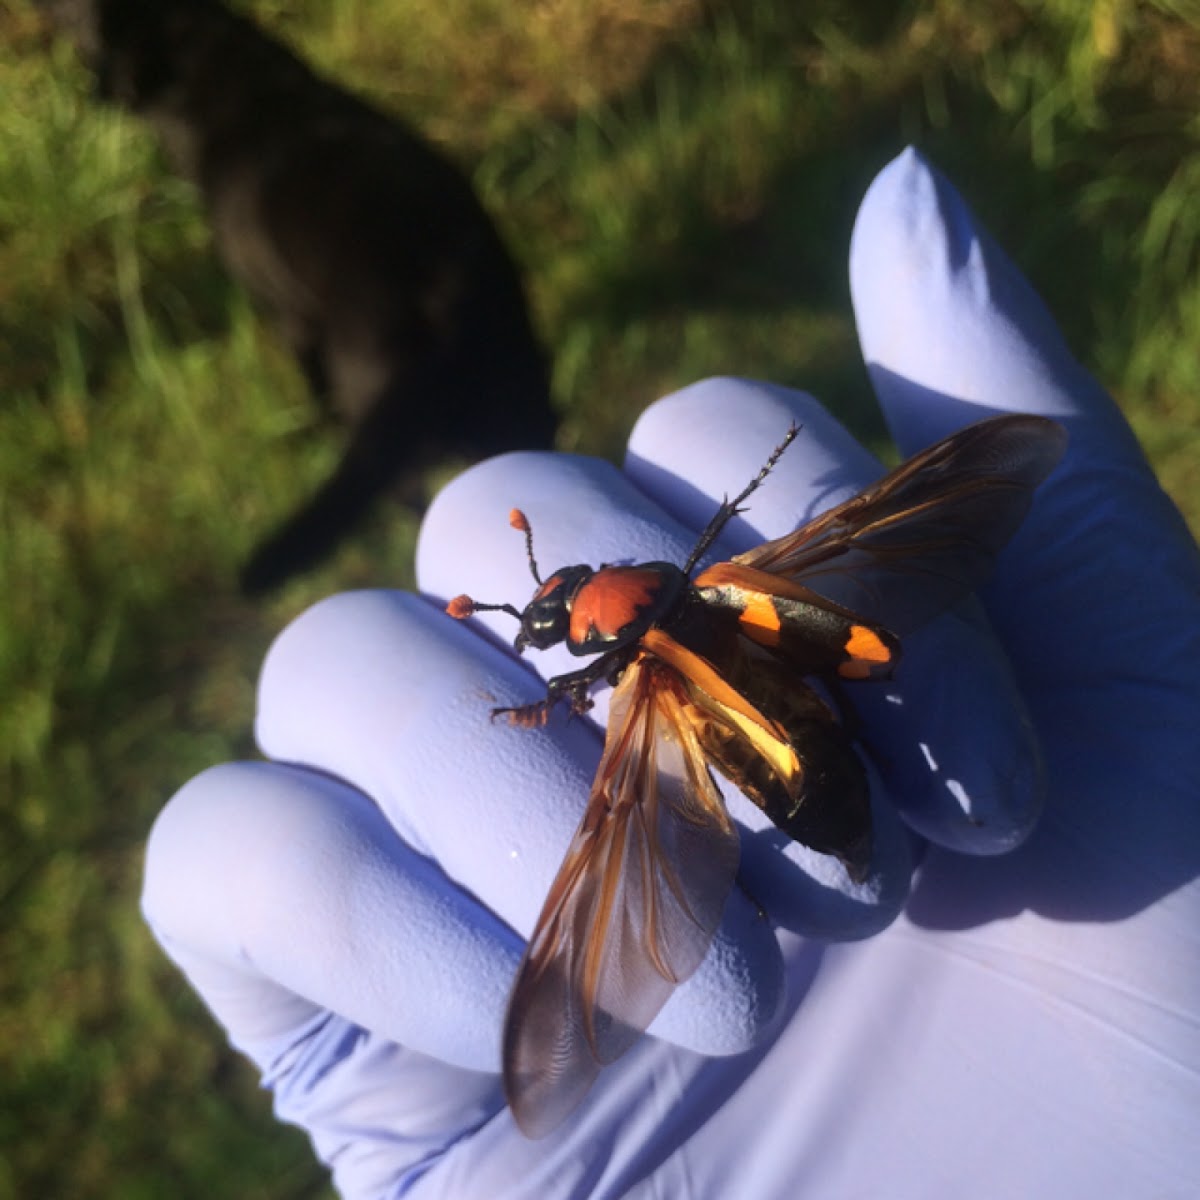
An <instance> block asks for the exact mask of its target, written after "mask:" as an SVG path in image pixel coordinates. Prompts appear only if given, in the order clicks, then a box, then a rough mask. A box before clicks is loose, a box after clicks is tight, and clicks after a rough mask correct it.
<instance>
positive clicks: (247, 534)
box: [0, 0, 1200, 1200]
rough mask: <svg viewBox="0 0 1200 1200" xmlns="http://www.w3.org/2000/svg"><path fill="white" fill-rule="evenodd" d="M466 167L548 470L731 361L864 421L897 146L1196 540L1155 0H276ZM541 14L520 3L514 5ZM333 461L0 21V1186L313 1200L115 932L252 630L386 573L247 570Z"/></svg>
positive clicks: (1173, 75) (226, 712) (145, 946)
mask: <svg viewBox="0 0 1200 1200" xmlns="http://www.w3.org/2000/svg"><path fill="white" fill-rule="evenodd" d="M252 7H253V9H254V10H255V11H256V12H257V13H259V14H260V15H261V16H262V17H263V18H264V19H266V20H268V21H269V22H270V23H271V24H272V25H273V26H274V27H275V28H277V29H279V30H280V31H282V32H283V33H284V34H285V35H286V36H287V37H289V38H290V39H292V40H293V41H294V42H295V43H296V44H298V45H299V46H301V47H303V48H305V49H306V52H308V53H309V54H311V55H312V56H313V57H314V58H316V59H317V60H318V61H320V62H321V63H322V64H323V65H324V66H325V67H326V68H327V69H328V70H330V71H333V72H336V73H337V74H338V75H339V76H340V77H342V78H344V79H347V80H349V81H351V82H353V83H354V84H355V85H356V86H358V87H360V88H362V89H363V90H364V91H366V92H368V93H369V94H371V95H373V96H375V97H376V98H377V99H378V100H379V101H380V102H381V103H383V104H385V105H388V106H389V107H391V108H393V109H395V110H396V111H398V112H401V113H403V114H405V115H407V116H408V117H410V118H411V119H412V120H413V121H414V122H416V123H417V124H418V125H419V126H420V127H422V128H423V129H425V130H426V131H427V132H428V133H429V135H430V136H432V137H434V138H435V139H437V140H438V141H440V142H441V143H443V144H444V145H446V146H447V147H448V148H449V149H450V151H451V152H452V153H453V154H454V155H455V156H456V157H458V159H459V160H460V161H461V162H462V163H463V164H464V165H465V166H466V167H468V169H470V170H471V171H472V172H473V174H474V177H475V179H476V181H477V184H478V186H479V188H480V190H481V192H482V194H483V195H484V197H485V200H486V202H487V203H488V205H489V207H490V208H491V209H492V211H493V212H494V213H495V215H496V217H497V219H498V220H499V221H500V222H501V224H502V225H503V227H504V228H505V230H506V231H507V233H508V234H509V236H510V237H511V239H512V241H513V244H514V246H515V247H516V249H517V250H518V252H519V254H520V255H521V257H522V259H523V260H524V261H525V262H526V263H527V264H528V266H529V272H530V281H531V288H532V292H533V296H534V299H535V302H536V306H537V309H538V313H539V319H540V322H541V325H542V328H543V330H544V332H545V335H546V338H547V341H548V342H549V344H550V345H551V346H552V347H553V348H554V350H555V353H556V369H555V385H556V393H557V400H558V403H559V404H560V405H561V408H562V411H563V413H564V427H563V432H562V445H563V446H564V448H570V449H581V450H584V451H588V452H594V453H601V454H607V455H616V454H617V453H618V452H619V448H620V445H621V443H622V440H623V438H624V436H625V434H626V433H627V431H628V429H629V427H630V425H631V424H632V422H633V420H634V418H635V417H636V415H637V413H638V412H639V411H640V409H641V408H642V407H643V406H644V405H645V404H646V403H648V402H649V401H650V400H651V399H653V398H654V397H655V396H656V395H658V394H660V393H662V392H664V391H666V390H669V389H671V388H674V387H677V386H679V385H681V384H684V383H687V382H690V381H691V380H693V379H695V378H697V377H700V376H702V375H705V374H708V373H713V372H742V373H748V374H753V375H758V376H763V377H768V378H772V379H777V380H781V381H783V382H786V383H791V384H797V385H803V386H807V387H809V388H811V389H812V390H814V391H816V392H817V393H818V394H819V395H821V396H822V397H823V398H824V399H825V400H826V401H827V402H829V403H830V404H831V405H832V406H833V407H834V408H835V409H836V410H837V411H838V412H840V413H841V414H843V416H844V417H845V419H846V420H847V421H848V422H849V423H850V424H851V426H852V427H853V428H855V429H856V430H857V431H858V432H860V433H861V434H862V435H863V436H865V437H867V438H869V439H878V438H879V437H880V427H879V425H878V422H877V420H876V419H875V418H874V416H873V414H872V409H871V402H870V397H869V392H868V389H867V386H866V381H865V374H864V372H863V370H862V367H861V364H860V363H858V361H857V358H856V351H855V343H854V336H853V325H852V320H851V315H850V310H849V300H848V292H847V284H846V277H845V256H846V245H847V239H848V235H849V230H850V225H851V221H852V219H853V214H854V209H855V205H856V203H857V200H858V198H859V197H860V196H861V194H862V191H863V189H864V188H865V186H866V184H867V183H868V182H869V180H870V178H871V176H872V175H873V173H874V172H875V171H876V170H877V169H878V168H879V167H880V166H881V165H882V164H883V163H884V162H885V161H886V160H887V159H888V158H890V157H891V156H892V155H893V154H894V153H895V152H896V151H897V150H898V149H899V148H900V146H901V145H902V144H903V143H904V142H906V141H909V140H915V141H917V142H919V143H920V144H921V145H922V146H923V147H924V148H925V149H926V150H927V151H928V152H929V153H930V154H931V155H932V156H933V157H934V158H935V159H936V160H937V161H938V162H939V163H940V164H941V165H943V166H944V167H945V168H946V169H947V170H948V171H950V172H951V173H952V174H953V176H954V177H955V178H956V179H957V180H958V182H959V183H960V185H961V186H962V188H963V190H964V191H965V192H966V193H967V195H968V196H969V197H970V199H971V200H972V202H973V203H974V204H975V206H976V207H977V209H978V210H979V211H980V212H981V213H982V215H983V217H984V219H985V220H986V221H987V222H988V223H989V225H990V226H991V227H992V228H993V230H994V231H995V232H996V233H997V235H998V236H999V237H1000V238H1001V239H1002V240H1003V241H1004V242H1005V244H1006V245H1007V246H1008V247H1009V249H1010V250H1011V251H1012V252H1013V254H1014V255H1015V257H1016V258H1017V259H1018V261H1019V262H1020V263H1021V264H1022V265H1023V266H1024V267H1025V269H1026V270H1027V271H1028V272H1029V274H1030V275H1031V277H1032V278H1033V280H1034V282H1035V283H1036V284H1037V286H1038V287H1039V288H1040V289H1041V290H1042V292H1043V294H1044V295H1045V296H1046V297H1047V299H1048V301H1049V303H1050V305H1051V307H1052V308H1053V309H1054V311H1055V313H1056V315H1057V316H1058V317H1059V319H1060V320H1061V322H1062V324H1063V326H1064V329H1065V330H1066V332H1067V335H1068V338H1069V340H1070V341H1071V344H1072V345H1073V347H1074V348H1075V350H1076V352H1077V353H1078V354H1079V355H1080V357H1081V358H1082V359H1083V360H1084V361H1085V362H1086V363H1087V364H1088V365H1089V366H1091V367H1092V368H1093V369H1094V370H1095V371H1096V373H1097V374H1098V375H1099V376H1100V377H1101V378H1102V379H1103V380H1104V382H1105V383H1106V384H1107V385H1108V386H1109V387H1110V388H1111V389H1112V390H1113V392H1114V394H1115V395H1116V396H1117V397H1118V399H1119V400H1120V402H1121V404H1122V406H1123V407H1124V409H1125V411H1126V412H1127V413H1128V414H1129V417H1130V419H1131V420H1132V421H1133V423H1134V425H1135V428H1136V429H1137V431H1138V433H1139V434H1140V436H1141V437H1142V439H1143V441H1144V443H1145V445H1146V446H1147V449H1148V451H1149V453H1150V455H1151V457H1152V459H1153V461H1154V462H1155V465H1156V467H1157V468H1158V470H1159V471H1160V473H1161V476H1162V478H1163V480H1164V483H1165V485H1166V486H1167V487H1168V489H1169V490H1170V491H1171V492H1172V494H1173V495H1174V496H1175V497H1176V499H1177V501H1178V502H1179V504H1180V505H1181V507H1182V508H1183V509H1184V511H1185V512H1186V514H1187V515H1188V517H1189V519H1190V520H1191V522H1192V524H1193V528H1200V400H1198V397H1200V355H1198V352H1197V349H1196V331H1197V330H1198V329H1200V270H1198V263H1200V208H1198V207H1197V205H1196V203H1195V196H1196V194H1197V190H1198V187H1200V119H1198V118H1197V117H1196V115H1195V114H1196V113H1197V112H1198V111H1200V103H1198V101H1200V15H1198V14H1197V12H1196V10H1195V8H1194V7H1189V6H1186V5H1184V4H1183V3H1171V2H1170V0H1158V2H1156V3H1151V2H1145V3H1135V2H1134V0H1108V2H1107V3H1099V4H1096V5H1090V6H1088V5H1078V4H1077V3H1075V2H1074V0H1044V2H1042V3H1036V4H1035V3H1034V2H1033V0H1006V2H1005V3H1001V4H991V3H983V2H982V0H977V2H974V3H972V2H970V0H941V2H940V3H935V4H916V3H908V4H906V3H901V4H896V3H883V2H882V0H879V2H874V3H860V4H857V5H847V4H844V3H840V2H839V3H834V2H833V0H827V2H824V3H822V2H814V3H807V4H796V3H794V2H792V0H727V2H725V3H721V2H719V0H709V2H708V3H702V2H701V0H657V2H655V0H542V2H541V3H538V4H536V5H533V4H530V5H513V4H512V3H511V2H503V0H437V2H436V3H435V2H433V0H405V2H401V0H337V3H317V2H316V0H291V2H287V0H270V2H266V0H264V2H262V3H258V4H255V5H252ZM522 18H523V19H522ZM338 444H339V438H338V436H337V435H336V434H329V433H328V432H327V431H325V430H322V429H316V428H313V427H312V425H311V418H310V416H309V406H308V403H307V400H306V397H305V395H304V391H303V387H302V385H301V381H300V379H299V376H298V374H297V372H296V370H295V368H294V366H293V365H292V363H291V362H290V360H289V359H288V357H287V355H286V354H285V353H284V352H283V351H282V350H281V348H280V347H279V345H278V344H277V343H276V342H275V341H274V340H273V338H272V337H271V335H270V333H269V332H268V331H266V330H265V329H264V328H262V327H261V326H260V324H259V323H258V322H257V321H256V319H255V317H254V314H253V312H252V311H251V309H250V307H249V305H248V304H247V302H246V300H245V298H244V297H243V296H242V295H241V294H240V293H239V292H238V291H237V290H236V289H235V288H233V287H232V286H231V285H230V284H229V283H228V282H227V281H226V280H225V277H224V276H223V275H222V273H221V271H220V270H219V268H218V267H217V266H216V265H215V263H214V261H213V259H212V257H211V254H210V252H209V249H208V237H207V231H206V227H205V224H204V221H203V219H202V216H201V214H200V213H199V211H198V209H197V206H196V202H195V197H194V196H193V194H192V193H191V191H190V189H189V188H188V187H187V186H186V185H184V184H182V183H180V182H179V181H177V180H175V179H174V178H173V177H172V176H171V175H170V174H169V173H167V172H166V171H165V170H164V168H163V166H162V164H161V160H160V159H159V157H158V154H157V152H156V150H155V147H154V145H153V143H152V141H151V140H150V139H149V138H148V136H147V135H146V134H145V133H144V131H143V130H142V129H141V128H140V127H139V126H138V125H137V124H136V123H135V122H132V121H128V120H125V119H123V118H121V117H119V116H117V115H115V114H112V113H108V112H104V111H101V110H99V109H97V108H95V107H94V106H93V105H91V104H90V103H89V101H88V99H87V80H86V79H85V77H84V75H83V73H82V72H81V71H80V70H79V69H78V67H77V66H76V65H75V64H74V61H73V59H72V57H71V55H70V54H69V53H67V52H66V51H65V50H64V49H63V48H62V47H54V46H50V45H48V44H47V43H46V42H45V41H44V40H43V39H42V38H41V37H40V36H39V34H38V29H37V23H36V20H35V19H34V17H33V15H32V12H31V10H30V8H28V7H27V6H26V5H25V4H23V3H21V2H20V0H10V5H9V7H8V8H6V9H5V10H4V11H3V12H2V13H0V523H2V529H0V592H2V594H3V596H4V598H5V608H6V617H7V619H6V620H5V621H4V622H3V626H2V627H0V772H2V774H0V779H2V780H3V789H4V790H3V797H4V804H3V807H2V809H0V921H2V922H3V925H2V928H3V938H2V941H0V955H2V958H3V962H2V963H0V1061H2V1062H3V1063H4V1064H5V1070H4V1072H3V1079H2V1080H0V1200H7V1198H8V1197H21V1198H24V1197H29V1196H39V1197H43V1196H44V1197H56V1196H71V1197H73V1198H76V1200H79V1198H87V1197H121V1198H127V1197H135V1198H137V1197H158V1196H163V1195H172V1196H180V1197H185V1198H186V1197H191V1196H196V1197H201V1196H204V1197H208V1196H213V1195H219V1196H239V1197H264V1198H265V1197H270V1198H272V1200H283V1198H287V1200H293V1198H297V1197H311V1196H319V1195H327V1194H328V1193H327V1185H326V1184H325V1182H324V1178H323V1175H322V1173H321V1172H320V1171H319V1170H317V1168H316V1167H315V1166H314V1165H313V1164H312V1162H311V1159H310V1157H309V1155H308V1152H307V1149H306V1146H305V1143H304V1141H303V1139H302V1138H301V1137H300V1136H299V1135H298V1134H296V1133H295V1132H293V1131H285V1130H282V1129H279V1128H278V1127H276V1126H275V1125H274V1124H273V1122H272V1121H271V1118H270V1114H269V1107H268V1104H267V1102H266V1099H265V1098H264V1097H263V1096H262V1095H261V1094H259V1093H258V1092H257V1089H256V1083H255V1080H254V1078H253V1076H252V1073H251V1072H250V1071H249V1070H248V1069H247V1068H246V1067H245V1066H244V1065H242V1064H241V1063H240V1062H239V1061H238V1060H236V1058H235V1057H234V1056H233V1055H231V1054H230V1053H229V1052H228V1051H227V1050H226V1049H225V1048H224V1046H223V1045H222V1043H221V1040H220V1039H219V1037H218V1036H217V1035H216V1033H215V1031H214V1030H213V1029H212V1027H211V1025H210V1023H209V1022H208V1020H207V1018H206V1017H205V1016H204V1014H203V1011H202V1010H201V1008H200V1005H199V1004H198V1002H197V1001H196V1000H194V999H193V998H192V997H191V996H190V994H189V993H188V991H187V989H186V988H185V987H184V986H183V985H182V983H181V982H180V981H179V979H178V978H177V977H176V976H175V974H174V973H173V972H172V971H171V969H170V968H169V967H168V966H167V965H166V963H165V962H164V960H163V959H162V958H161V957H160V956H159V954H158V953H157V951H156V950H155V948H154V946H153V944H152V942H151V941H150V939H149V937H148V935H147V934H146V933H145V932H144V930H143V929H142V926H141V924H140V921H139V919H138V915H137V907H136V900H137V892H138V884H139V875H140V866H141V852H142V845H143V841H144V838H145V834H146V831H147V829H148V827H149V825H150V822H151V821H152V820H153V817H154V814H155V812H156V811H157V810H158V808H159V807H160V806H161V804H162V803H163V802H164V800H165V799H166V798H167V797H168V796H169V795H170V793H171V792H172V791H173V790H174V788H175V787H177V786H178V785H179V784H180V783H182V782H183V781H184V780H185V779H187V778H188V777H189V776H190V775H192V774H193V773H195V772H196V771H197V770H199V769H200V768H202V767H204V766H206V765H208V764H210V763H213V762H217V761H220V760H222V759H225V758H227V757H230V756H234V755H245V754H247V753H251V752H252V745H251V742H250V738H249V734H248V728H249V722H250V718H251V714H252V705H253V684H254V675H255V671H256V669H257V664H258V661H259V659H260V658H261V655H262V652H263V650H264V649H265V647H266V645H267V644H268V641H269V640H270V638H271V636H272V634H273V633H274V631H276V630H277V629H278V628H279V627H280V625H281V624H282V623H283V622H284V621H285V620H286V619H287V618H288V616H289V615H291V614H293V613H295V612H297V611H298V610H299V609H300V608H301V607H303V606H304V605H305V604H307V603H308V602H310V601H311V600H312V599H313V598H315V597H317V596H319V595H322V594H325V593H327V592H329V591H332V590H334V589H337V588H341V587H346V586H357V585H363V584H380V585H388V584H396V583H404V582H406V581H408V580H409V579H410V578H411V571H410V566H409V562H410V557H411V551H412V545H413V538H414V534H415V530H414V529H413V527H412V524H411V522H406V521H405V520H403V519H402V518H401V517H399V516H398V515H397V514H396V513H386V512H385V513H381V514H379V516H378V517H377V518H376V519H375V520H374V522H373V523H372V525H371V526H370V528H369V529H368V530H367V531H366V532H365V533H364V534H363V536H362V537H360V538H359V539H357V540H356V541H355V542H354V544H353V545H351V546H349V547H347V548H346V549H345V551H344V552H343V553H342V554H341V555H339V557H338V558H337V559H336V560H335V561H334V562H333V563H332V564H330V565H329V566H328V567H327V568H326V569H324V570H323V571H322V572H320V573H318V574H315V575H313V576H312V577H311V578H309V579H306V580H304V581H302V582H300V583H298V584H296V585H294V586H293V587H292V588H290V589H289V590H288V591H287V592H286V593H285V594H284V595H283V596H281V597H280V598H278V599H277V600H274V601H273V602H271V603H270V604H268V605H265V606H259V607H255V606H251V605H248V604H246V603H245V602H243V601H242V600H240V599H239V598H238V596H237V595H236V592H235V590H234V587H233V583H232V581H233V578H234V572H235V569H236V565H237V563H238V562H239V561H240V560H241V559H242V558H243V556H244V555H245V553H246V552H247V550H248V549H249V547H250V545H251V544H252V543H253V541H254V540H255V538H256V536H257V535H258V534H260V533H262V532H264V531H265V530H266V529H267V528H269V527H270V526H271V525H272V523H273V522H274V520H276V519H277V518H279V517H281V516H282V515H283V514H284V513H285V512H286V511H288V510H289V509H290V507H291V506H292V504H293V503H294V502H295V501H296V500H297V499H298V498H299V497H300V496H302V495H304V494H306V492H307V491H308V490H309V489H310V488H311V487H312V486H313V484H314V483H315V481H316V480H317V479H319V478H320V477H321V475H322V474H323V473H324V471H325V470H327V469H328V467H329V465H330V464H331V463H332V462H333V460H334V457H335V455H336V452H337V447H338Z"/></svg>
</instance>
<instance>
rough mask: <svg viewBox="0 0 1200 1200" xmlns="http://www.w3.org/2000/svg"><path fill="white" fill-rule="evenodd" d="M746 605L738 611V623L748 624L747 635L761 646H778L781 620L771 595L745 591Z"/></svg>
mask: <svg viewBox="0 0 1200 1200" xmlns="http://www.w3.org/2000/svg"><path fill="white" fill-rule="evenodd" d="M743 596H744V598H745V601H746V607H745V608H743V609H742V611H741V612H740V613H738V624H740V625H745V626H747V629H746V633H747V635H748V636H749V637H750V638H752V639H753V640H754V641H756V642H757V643H758V644H759V645H760V646H777V645H778V644H779V630H780V627H781V622H780V620H779V613H778V612H777V611H776V610H775V605H774V604H772V603H771V599H770V597H769V596H764V595H762V594H761V593H758V592H745V593H743Z"/></svg>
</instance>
